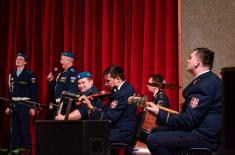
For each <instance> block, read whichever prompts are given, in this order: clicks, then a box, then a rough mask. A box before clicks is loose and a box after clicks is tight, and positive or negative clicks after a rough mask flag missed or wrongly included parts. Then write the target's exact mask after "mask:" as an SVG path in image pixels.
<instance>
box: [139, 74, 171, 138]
mask: <svg viewBox="0 0 235 155" xmlns="http://www.w3.org/2000/svg"><path fill="white" fill-rule="evenodd" d="M164 83H166V82H165V80H164V78H163V77H162V76H161V75H159V74H152V75H150V77H149V80H148V83H147V88H148V91H150V92H151V93H152V94H153V98H152V102H153V103H154V104H156V105H160V106H163V107H166V108H169V106H170V105H169V100H168V97H167V95H166V94H165V92H164V90H163V88H161V85H162V84H164ZM154 84H157V85H154ZM158 85H159V86H158ZM143 115H145V116H144V117H145V119H146V120H148V121H149V120H155V119H150V118H151V117H156V116H153V115H152V114H151V113H148V112H146V111H143ZM146 120H145V121H146ZM149 123H155V124H156V126H158V125H160V122H158V119H157V121H156V122H152V121H149ZM152 125H153V129H152V131H151V132H155V131H156V130H157V129H158V128H157V127H156V128H155V125H154V124H152ZM138 134H139V135H138V139H139V140H141V141H143V142H146V138H147V136H149V132H146V131H145V130H140V131H139V133H138Z"/></svg>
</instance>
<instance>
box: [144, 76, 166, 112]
mask: <svg viewBox="0 0 235 155" xmlns="http://www.w3.org/2000/svg"><path fill="white" fill-rule="evenodd" d="M152 83H153V84H154V83H157V84H164V83H165V80H164V79H163V77H162V76H161V75H159V74H152V75H151V76H150V77H149V81H148V84H147V87H148V91H150V92H151V93H153V100H152V101H153V102H154V103H155V104H159V105H161V106H163V107H167V108H168V107H169V100H168V97H167V96H166V94H165V92H164V91H163V88H159V87H157V86H152V85H151V84H152Z"/></svg>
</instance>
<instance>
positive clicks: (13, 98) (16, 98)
mask: <svg viewBox="0 0 235 155" xmlns="http://www.w3.org/2000/svg"><path fill="white" fill-rule="evenodd" d="M11 99H12V100H13V101H29V100H30V98H29V97H12V98H11Z"/></svg>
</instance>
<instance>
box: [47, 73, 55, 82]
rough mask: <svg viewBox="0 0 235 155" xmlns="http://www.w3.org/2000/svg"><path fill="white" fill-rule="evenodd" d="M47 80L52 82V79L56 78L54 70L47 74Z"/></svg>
mask: <svg viewBox="0 0 235 155" xmlns="http://www.w3.org/2000/svg"><path fill="white" fill-rule="evenodd" d="M47 80H48V81H49V82H51V81H52V80H54V76H53V74H52V72H51V73H49V74H48V75H47Z"/></svg>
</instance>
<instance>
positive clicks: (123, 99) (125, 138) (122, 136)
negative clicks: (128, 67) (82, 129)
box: [79, 66, 137, 145]
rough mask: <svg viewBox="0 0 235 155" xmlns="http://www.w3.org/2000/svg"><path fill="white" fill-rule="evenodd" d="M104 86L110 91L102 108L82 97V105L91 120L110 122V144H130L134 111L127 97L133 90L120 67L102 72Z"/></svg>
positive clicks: (134, 124)
mask: <svg viewBox="0 0 235 155" xmlns="http://www.w3.org/2000/svg"><path fill="white" fill-rule="evenodd" d="M104 76H105V80H106V85H107V86H108V87H109V88H111V89H112V93H111V95H110V98H109V101H108V103H107V104H105V105H104V106H103V107H102V108H98V107H95V106H93V105H92V104H91V101H90V100H89V99H88V98H87V97H86V96H82V97H80V98H79V100H80V101H82V104H84V105H86V107H87V108H88V109H89V110H90V111H91V113H90V119H92V120H110V121H111V127H110V128H111V131H110V132H111V133H110V134H111V135H110V142H111V143H114V142H119V143H126V144H130V145H131V144H132V143H133V140H134V136H135V135H134V133H135V130H136V110H137V107H136V106H135V105H134V104H128V97H130V96H133V95H134V93H135V91H134V88H133V87H132V86H131V85H130V84H129V83H128V82H127V81H126V80H125V76H124V71H123V69H122V67H120V66H110V67H108V68H107V69H106V70H105V71H104Z"/></svg>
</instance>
